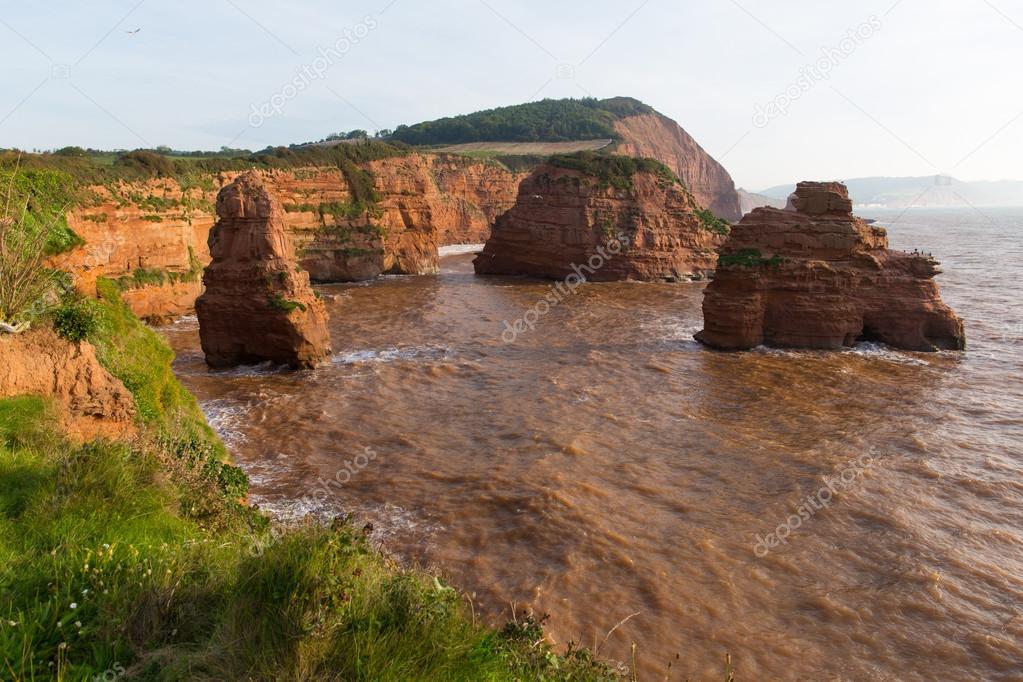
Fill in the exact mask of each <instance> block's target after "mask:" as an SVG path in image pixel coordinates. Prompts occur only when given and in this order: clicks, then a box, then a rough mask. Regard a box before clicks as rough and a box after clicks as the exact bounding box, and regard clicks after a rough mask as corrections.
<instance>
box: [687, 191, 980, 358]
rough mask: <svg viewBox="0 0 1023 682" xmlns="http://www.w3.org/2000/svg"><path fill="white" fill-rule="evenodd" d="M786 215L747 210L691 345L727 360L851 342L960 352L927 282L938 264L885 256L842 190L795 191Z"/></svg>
mask: <svg viewBox="0 0 1023 682" xmlns="http://www.w3.org/2000/svg"><path fill="white" fill-rule="evenodd" d="M792 206H793V208H794V209H795V210H780V209H775V208H758V209H755V210H754V211H752V212H751V213H750V214H748V215H747V216H746V217H745V218H743V219H742V221H741V222H739V223H738V224H737V225H735V226H734V227H733V228H732V232H731V234H730V236H729V238H728V241H727V242H726V243H725V245H724V246H723V247H722V249H721V258H720V259H719V262H718V270H717V273H716V275H715V278H714V281H713V282H711V283H710V285H709V286H708V287H707V290H706V292H705V295H704V301H703V317H704V329H703V331H701V332H700V333H699V334H697V335H696V338H697V340H699V341H702V342H703V343H706V344H707V345H710V346H713V347H715V348H720V349H726V350H739V349H748V348H753V347H754V346H758V345H760V344H766V345H769V346H780V347H791V348H824V349H836V348H841V347H843V346H851V345H853V344H854V343H856V341H858V340H876V341H881V342H883V343H886V344H888V345H890V346H894V347H896V348H902V349H906V350H917V351H935V350H942V349H947V350H961V349H963V348H964V347H965V344H966V336H965V332H964V330H963V323H962V321H961V320H960V319H959V318H958V317H956V315H955V313H953V312H952V310H951V309H950V308H949V307H948V306H946V305H945V304H944V303H943V302H942V300H941V295H940V292H939V290H938V285H937V283H936V282H935V281H934V279H933V278H934V276H935V275H936V274H938V273H939V272H941V271H940V269H939V268H938V265H939V264H938V263H937V262H936V261H934V260H933V259H932V258H930V257H928V256H924V255H922V254H916V253H905V252H902V251H893V250H891V249H889V248H888V236H887V232H886V231H885V230H884V229H883V228H880V227H874V226H871V225H867V224H866V223H864V222H863V221H862V220H860V219H858V218H856V217H854V216H853V215H852V204H851V202H850V201H849V194H848V192H847V191H846V188H845V186H844V185H841V184H839V183H817V182H802V183H800V184H799V186H798V188H797V190H796V194H795V196H794V197H793V198H792Z"/></svg>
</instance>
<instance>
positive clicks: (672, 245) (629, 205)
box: [473, 153, 728, 281]
mask: <svg viewBox="0 0 1023 682" xmlns="http://www.w3.org/2000/svg"><path fill="white" fill-rule="evenodd" d="M727 231H728V225H727V223H725V222H724V221H721V220H717V219H715V218H713V216H711V215H710V214H709V213H707V212H706V211H701V209H700V207H699V206H698V205H697V203H696V201H695V199H694V198H693V195H692V194H691V193H690V192H689V191H688V190H687V189H686V187H685V186H684V185H683V184H682V183H681V182H680V181H679V180H678V178H677V177H676V176H675V175H674V173H673V172H672V171H671V170H670V169H668V168H666V167H665V166H664V165H662V164H660V163H659V162H657V161H654V160H651V159H639V160H637V159H631V158H627V157H614V156H603V155H595V154H592V153H583V154H580V155H576V156H567V157H555V158H553V159H552V160H551V161H550V162H548V163H547V164H545V165H543V166H541V167H539V168H538V169H537V170H536V171H534V172H533V174H532V175H530V176H529V177H528V178H527V179H525V180H524V181H523V182H522V184H521V185H520V187H519V195H518V200H517V201H516V203H515V206H514V207H512V209H511V210H509V211H508V212H507V213H505V214H504V215H502V216H501V217H500V218H498V220H497V222H496V223H495V225H494V229H493V233H492V234H491V237H490V239H489V240H488V241H487V243H486V246H485V247H484V249H483V252H482V253H481V254H480V255H479V256H478V257H477V258H476V260H475V261H474V262H473V265H474V267H475V269H476V272H477V273H478V274H502V275H531V276H535V277H546V278H553V279H561V278H564V277H567V276H569V275H571V274H572V273H573V272H575V273H576V274H580V273H579V272H578V271H577V270H576V268H582V271H583V272H582V273H581V276H584V277H585V278H586V279H589V280H593V281H617V280H638V281H655V280H669V281H674V280H689V279H702V278H703V277H706V276H707V275H709V274H710V273H711V272H713V270H714V264H715V261H716V260H717V255H716V253H715V250H716V249H717V247H718V246H720V245H721V244H722V243H723V241H724V239H725V234H727ZM594 261H599V267H593V264H594Z"/></svg>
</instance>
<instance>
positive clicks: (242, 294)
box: [195, 173, 330, 368]
mask: <svg viewBox="0 0 1023 682" xmlns="http://www.w3.org/2000/svg"><path fill="white" fill-rule="evenodd" d="M217 215H218V217H219V218H220V219H219V220H218V221H217V223H216V225H214V226H213V229H212V231H211V232H210V239H209V247H210V254H211V255H212V258H213V262H212V263H211V264H210V266H209V267H208V268H206V274H205V275H204V277H203V282H204V284H205V286H206V291H205V293H203V295H202V296H200V297H199V299H198V300H197V301H196V305H195V307H196V313H197V314H198V316H199V333H200V338H201V341H202V348H203V352H205V353H206V362H207V363H208V364H209V365H210V366H212V367H231V366H234V365H238V364H252V363H258V362H263V361H266V360H269V361H271V362H275V363H279V364H286V365H289V366H291V367H295V368H302V367H306V368H308V367H313V366H315V365H316V364H317V363H318V362H319V361H321V360H322V359H323V358H324V357H326V355H327V354H328V353H329V352H330V338H329V335H328V332H327V311H326V308H325V307H324V305H323V302H322V301H320V300H319V299H318V298H317V297H316V296H315V295H314V293H313V290H312V287H311V286H310V285H309V275H308V273H306V272H304V271H302V270H301V269H300V268H298V267H297V262H296V259H295V251H294V247H293V246H292V244H291V239H290V237H289V236H288V233H287V229H286V227H285V219H284V216H285V214H284V210H283V209H282V208H281V206H280V203H279V202H278V201H277V200H276V199H275V198H274V197H272V196H271V194H270V193H269V191H268V189H267V188H266V186H265V184H264V183H263V181H262V179H261V178H260V177H259V176H258V175H257V174H256V173H246V174H244V175H241V176H240V177H238V178H237V179H235V180H234V182H232V183H231V184H230V185H227V186H226V187H224V189H222V190H221V191H220V193H219V195H218V196H217Z"/></svg>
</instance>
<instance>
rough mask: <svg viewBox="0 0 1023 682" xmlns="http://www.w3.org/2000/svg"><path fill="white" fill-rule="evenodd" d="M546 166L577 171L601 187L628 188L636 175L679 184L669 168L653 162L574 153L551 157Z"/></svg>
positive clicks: (590, 153) (588, 153)
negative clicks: (595, 181) (649, 174)
mask: <svg viewBox="0 0 1023 682" xmlns="http://www.w3.org/2000/svg"><path fill="white" fill-rule="evenodd" d="M547 163H548V164H550V165H551V166H555V167H557V168H567V169H569V170H575V171H579V172H580V173H583V174H585V175H589V176H591V177H593V178H596V179H597V180H598V181H599V184H600V185H601V186H604V187H614V188H615V189H632V178H633V176H635V175H636V173H653V174H655V175H657V177H658V179H659V180H661V181H662V182H664V183H666V184H669V185H672V184H678V185H682V181H681V180H679V179H678V177H677V176H676V175H675V174H674V173H673V172H672V171H671V169H670V168H668V167H667V166H665V165H664V164H663V163H661V162H660V161H657V160H656V159H643V158H634V157H631V156H616V155H612V154H601V153H599V152H578V153H576V154H558V155H555V156H552V157H550V158H549V159H548V160H547Z"/></svg>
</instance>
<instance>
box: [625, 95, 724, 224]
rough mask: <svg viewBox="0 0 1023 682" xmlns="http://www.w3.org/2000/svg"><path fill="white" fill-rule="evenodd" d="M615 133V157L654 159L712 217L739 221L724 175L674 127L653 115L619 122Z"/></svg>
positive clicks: (686, 136) (697, 145)
mask: <svg viewBox="0 0 1023 682" xmlns="http://www.w3.org/2000/svg"><path fill="white" fill-rule="evenodd" d="M615 130H616V131H617V133H618V134H619V135H620V136H621V140H620V141H619V142H618V144H617V145H616V146H615V153H616V154H625V155H627V156H635V157H649V158H652V159H657V160H658V161H660V162H661V163H663V164H665V165H666V166H667V167H668V168H670V169H671V170H673V171H674V172H675V174H676V175H678V177H679V178H681V180H682V182H683V183H685V185H686V187H688V188H689V189H690V190H691V191H692V192H693V195H694V196H695V197H696V201H697V203H699V204H700V205H701V206H705V207H707V208H709V209H710V210H711V211H712V212H713V213H714V215H716V216H718V217H719V218H724V219H725V220H738V219H739V218H741V217H742V210H741V208H740V206H739V195H738V193H737V192H736V191H735V183H734V182H733V181H732V178H731V176H730V175H729V174H728V171H726V170H725V168H724V166H722V165H721V164H720V163H718V162H717V161H715V160H714V159H713V158H712V157H711V156H710V154H708V153H707V152H706V151H704V149H703V147H701V146H700V145H699V144H697V143H696V140H694V139H693V138H692V136H691V135H689V133H687V132H686V131H685V130H683V129H682V127H681V126H679V124H678V123H676V122H675V121H673V120H671V119H670V118H668V117H667V116H665V115H663V114H659V113H657V112H653V113H647V114H640V115H638V116H628V117H626V118H622V119H620V120H618V121H617V122H616V123H615Z"/></svg>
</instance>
